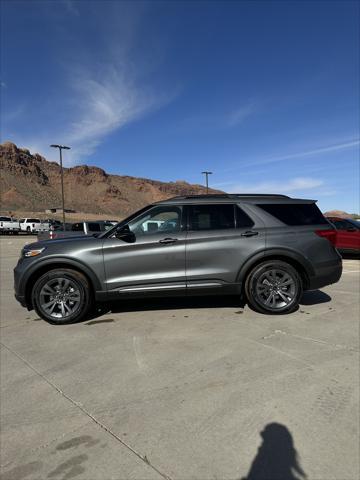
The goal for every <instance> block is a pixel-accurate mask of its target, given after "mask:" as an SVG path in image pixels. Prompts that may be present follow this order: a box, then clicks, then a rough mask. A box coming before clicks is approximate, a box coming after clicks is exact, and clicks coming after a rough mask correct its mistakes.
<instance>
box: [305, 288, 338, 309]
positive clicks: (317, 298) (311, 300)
mask: <svg viewBox="0 0 360 480" xmlns="http://www.w3.org/2000/svg"><path fill="white" fill-rule="evenodd" d="M330 301H331V297H330V295H328V294H327V293H325V292H322V291H321V290H309V291H308V292H304V294H303V296H302V299H301V300H300V305H318V304H319V303H327V302H330Z"/></svg>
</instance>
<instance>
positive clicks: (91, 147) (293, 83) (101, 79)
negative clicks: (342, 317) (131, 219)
mask: <svg viewBox="0 0 360 480" xmlns="http://www.w3.org/2000/svg"><path fill="white" fill-rule="evenodd" d="M1 10H2V11H1V13H2V15H1V23H2V25H1V27H2V39H1V40H2V42H1V44H2V51H1V53H2V55H1V120H2V134H1V141H5V140H10V141H13V142H15V143H17V144H18V145H19V146H23V147H27V148H30V150H31V151H32V152H33V153H35V152H39V153H41V154H43V155H45V156H46V158H48V159H49V160H57V153H56V151H54V150H52V149H50V148H49V147H48V146H49V144H50V143H64V144H68V145H70V146H71V147H72V150H71V151H70V152H66V164H67V165H75V164H81V163H87V164H91V165H98V166H100V167H102V168H104V169H105V170H106V171H108V172H110V173H116V174H121V175H124V174H125V175H134V176H141V177H148V178H153V179H159V180H164V181H175V180H187V181H189V182H192V183H201V182H202V181H203V179H202V176H201V171H202V170H204V169H208V170H211V171H213V172H214V174H213V175H212V177H211V178H210V184H211V185H213V186H215V187H217V188H220V189H222V190H225V191H228V192H249V191H251V192H268V193H273V192H278V193H286V194H290V195H292V196H299V197H308V198H316V199H318V200H319V206H320V207H321V208H322V209H323V210H329V209H333V208H338V209H341V210H347V211H351V212H354V211H359V210H360V206H359V137H360V135H359V3H358V2H356V1H346V0H344V1H339V2H337V1H326V0H323V1H318V2H316V1H297V2H292V1H279V2H270V1H238V2H236V1H230V2H226V1H222V2H220V1H219V2H216V1H211V2H210V1H209V2H208V1H205V0H203V1H184V2H180V1H179V2H177V1H165V2H160V1H148V2H140V1H132V2H122V1H107V0H105V1H96V0H91V1H87V0H77V1H76V0H72V1H71V0H66V1H65V0H64V1H61V0H59V1H56V0H54V1H52V0H47V1H46V0H41V1H36V0H32V1H16V0H15V1H8V0H2V2H1Z"/></svg>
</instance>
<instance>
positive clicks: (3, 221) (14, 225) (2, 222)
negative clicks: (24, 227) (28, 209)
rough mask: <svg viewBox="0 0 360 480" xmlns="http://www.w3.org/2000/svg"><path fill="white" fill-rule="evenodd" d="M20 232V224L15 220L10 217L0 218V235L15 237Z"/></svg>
mask: <svg viewBox="0 0 360 480" xmlns="http://www.w3.org/2000/svg"><path fill="white" fill-rule="evenodd" d="M19 231H20V224H19V222H18V221H17V220H16V218H12V217H0V234H1V235H8V234H13V235H17V234H18V233H19Z"/></svg>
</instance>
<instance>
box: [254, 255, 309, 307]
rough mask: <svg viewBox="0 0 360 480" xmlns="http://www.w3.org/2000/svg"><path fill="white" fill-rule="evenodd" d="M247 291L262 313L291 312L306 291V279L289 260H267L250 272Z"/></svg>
mask: <svg viewBox="0 0 360 480" xmlns="http://www.w3.org/2000/svg"><path fill="white" fill-rule="evenodd" d="M245 293H246V297H247V299H248V302H249V304H250V305H251V306H252V307H253V308H254V309H255V310H257V311H258V312H261V313H268V314H269V313H270V314H282V313H290V312H293V311H294V310H296V309H297V307H298V305H299V301H300V299H301V296H302V293H303V285H302V279H301V277H300V275H299V273H298V272H297V271H296V270H295V268H294V267H293V266H292V265H290V264H289V263H286V262H284V261H281V260H267V261H265V262H262V263H260V264H259V265H256V267H254V268H253V270H252V271H251V272H250V273H249V275H248V277H247V279H246V282H245Z"/></svg>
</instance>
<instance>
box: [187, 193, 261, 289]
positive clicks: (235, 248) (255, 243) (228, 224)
mask: <svg viewBox="0 0 360 480" xmlns="http://www.w3.org/2000/svg"><path fill="white" fill-rule="evenodd" d="M187 214H188V235H187V242H186V280H187V287H188V289H189V293H190V289H192V288H194V289H195V288H201V289H203V288H204V289H209V290H210V291H211V289H214V288H215V289H216V288H219V287H223V286H225V287H235V284H236V281H237V275H238V272H239V270H240V268H241V266H242V265H243V263H244V262H245V261H246V260H247V259H248V258H249V257H250V256H251V254H252V253H254V252H255V251H257V250H260V249H263V248H264V246H265V231H264V228H263V225H259V224H257V225H256V224H255V222H254V220H252V219H251V218H250V217H249V216H248V215H247V214H246V213H245V212H244V211H243V210H241V209H240V207H239V206H238V205H236V204H226V203H219V204H215V203H214V204H206V205H205V204H204V205H189V206H188V207H187Z"/></svg>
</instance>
